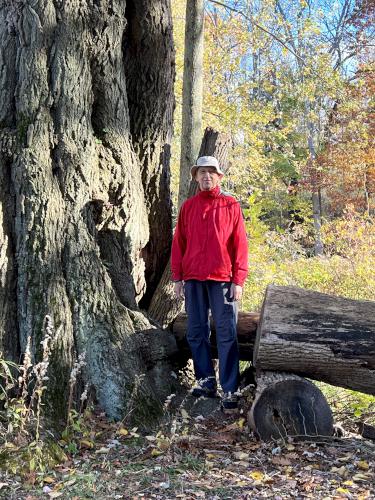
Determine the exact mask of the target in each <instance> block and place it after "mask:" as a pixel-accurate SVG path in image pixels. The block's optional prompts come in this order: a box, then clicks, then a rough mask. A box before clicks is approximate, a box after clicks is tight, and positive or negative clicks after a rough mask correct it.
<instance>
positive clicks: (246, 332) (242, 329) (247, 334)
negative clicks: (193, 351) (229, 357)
mask: <svg viewBox="0 0 375 500" xmlns="http://www.w3.org/2000/svg"><path fill="white" fill-rule="evenodd" d="M258 322H259V313H254V312H252V313H248V312H240V313H239V314H238V322H237V337H238V347H239V352H240V359H241V360H243V361H251V360H252V359H253V349H254V342H255V335H256V330H257V326H258ZM186 327H187V315H186V314H185V313H182V314H179V315H178V316H177V318H176V320H175V321H174V323H173V325H172V331H173V334H174V336H175V338H176V341H177V346H178V348H179V351H180V352H181V354H182V356H186V358H187V359H188V358H189V357H190V349H189V346H188V343H187V341H186ZM210 340H211V349H212V357H213V358H214V359H216V358H217V348H216V330H215V324H214V322H213V321H212V319H211V338H210ZM186 358H185V359H186Z"/></svg>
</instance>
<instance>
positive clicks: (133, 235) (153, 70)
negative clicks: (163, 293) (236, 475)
mask: <svg viewBox="0 0 375 500" xmlns="http://www.w3.org/2000/svg"><path fill="white" fill-rule="evenodd" d="M0 47H1V52H0V60H1V64H0V127H1V128H0V150H1V157H0V176H1V179H0V180H1V188H0V189H1V191H0V196H1V198H0V238H1V247H0V284H1V289H0V305H1V312H0V331H1V334H0V335H1V338H2V343H3V347H4V348H5V349H6V351H7V353H8V354H9V355H11V356H12V357H13V358H14V357H16V356H17V355H19V354H21V353H22V352H24V350H25V347H26V343H27V340H28V338H29V337H30V338H31V340H32V347H33V355H34V357H35V358H36V359H38V352H39V351H40V341H41V338H42V335H43V322H44V317H45V315H46V314H49V315H50V316H51V317H52V319H53V322H54V325H55V329H56V331H57V332H58V334H56V336H55V339H54V351H53V359H52V363H51V366H50V370H49V371H50V373H49V377H50V382H49V388H50V391H49V394H50V398H52V395H53V398H54V400H53V401H52V403H53V407H54V409H55V411H56V412H57V413H60V415H61V413H62V412H63V411H64V400H65V397H66V391H67V384H68V377H69V372H70V369H71V366H72V363H73V361H74V360H75V358H76V356H77V354H78V353H81V352H86V358H87V366H86V372H85V374H84V376H85V379H86V380H87V381H88V382H89V383H91V384H92V385H93V386H94V387H95V390H96V394H97V398H98V400H99V402H100V404H101V405H102V407H103V408H104V409H105V410H106V412H107V413H108V415H110V416H112V417H116V418H119V417H121V416H122V415H123V414H124V411H125V409H126V405H127V402H128V401H129V397H130V394H131V392H132V390H133V389H134V386H135V385H137V380H138V377H141V376H144V377H145V378H144V380H143V382H142V383H141V384H140V385H139V388H138V391H139V397H138V404H137V405H136V408H135V410H136V411H138V413H139V414H141V413H143V414H144V415H150V412H151V411H152V410H153V408H154V407H156V406H157V404H156V403H157V401H159V400H162V399H163V398H164V397H165V396H166V395H167V394H169V393H170V391H171V390H172V387H171V384H172V380H173V379H172V378H171V377H170V366H169V365H168V363H167V362H166V361H165V358H166V356H167V355H168V354H169V355H171V353H172V352H173V350H174V349H175V343H174V339H173V336H172V335H168V334H167V333H165V332H164V333H163V332H161V331H160V330H157V329H156V328H155V327H154V326H153V325H152V324H151V323H150V322H149V321H148V320H147V319H146V318H145V316H144V315H143V314H141V312H140V311H139V310H138V308H137V302H138V301H139V299H140V298H141V297H142V295H143V294H144V291H145V287H146V280H145V263H144V260H143V258H142V256H146V271H147V276H148V277H149V279H150V282H151V287H155V283H156V282H157V280H158V276H159V275H160V271H159V270H158V269H157V267H158V264H159V262H160V261H161V262H163V261H165V260H166V258H167V255H168V252H169V243H170V238H171V217H170V197H169V190H168V176H169V170H168V148H169V144H168V140H169V136H170V132H171V113H172V108H173V95H172V84H173V78H174V67H173V44H172V36H171V15H170V2H169V0H162V1H160V2H157V3H155V2H153V1H152V0H143V1H141V2H135V1H134V0H133V1H129V2H126V6H125V2H123V1H121V0H111V1H109V0H102V1H101V2H97V1H91V0H86V1H81V0H71V1H70V2H62V1H58V0H44V1H41V0H39V1H38V0H36V1H35V2H33V3H32V4H31V3H30V4H29V3H26V2H23V1H20V0H13V1H10V0H2V1H0ZM157 220H160V221H161V223H160V224H159V226H158V224H157ZM154 255H156V256H157V259H156V258H155V257H154ZM15 283H16V285H15ZM18 346H19V348H18Z"/></svg>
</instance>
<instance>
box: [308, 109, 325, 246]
mask: <svg viewBox="0 0 375 500" xmlns="http://www.w3.org/2000/svg"><path fill="white" fill-rule="evenodd" d="M305 111H306V117H307V130H308V137H307V144H308V147H309V153H310V158H309V160H308V161H309V163H310V169H311V170H312V178H313V179H312V184H313V185H312V193H311V201H312V209H313V221H314V232H315V234H314V239H315V244H314V253H315V255H323V252H324V247H323V242H322V233H321V227H322V214H321V203H320V196H319V186H318V180H317V179H316V167H315V161H316V149H315V143H314V124H313V123H312V122H311V121H310V120H309V118H308V116H309V112H310V105H309V103H306V104H305Z"/></svg>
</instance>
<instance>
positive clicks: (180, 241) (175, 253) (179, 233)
mask: <svg viewBox="0 0 375 500" xmlns="http://www.w3.org/2000/svg"><path fill="white" fill-rule="evenodd" d="M184 212H185V210H184V205H182V207H181V209H180V213H179V215H178V220H177V225H176V229H175V232H174V236H173V241H172V253H171V271H172V280H173V281H179V280H182V279H183V274H182V258H183V256H184V253H185V249H186V233H185V224H184Z"/></svg>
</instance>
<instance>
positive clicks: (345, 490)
mask: <svg viewBox="0 0 375 500" xmlns="http://www.w3.org/2000/svg"><path fill="white" fill-rule="evenodd" d="M336 493H340V494H342V495H347V494H348V493H350V491H349V490H348V489H346V488H337V490H336Z"/></svg>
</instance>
